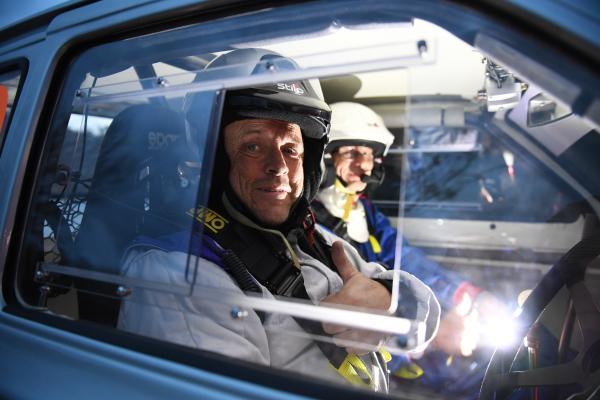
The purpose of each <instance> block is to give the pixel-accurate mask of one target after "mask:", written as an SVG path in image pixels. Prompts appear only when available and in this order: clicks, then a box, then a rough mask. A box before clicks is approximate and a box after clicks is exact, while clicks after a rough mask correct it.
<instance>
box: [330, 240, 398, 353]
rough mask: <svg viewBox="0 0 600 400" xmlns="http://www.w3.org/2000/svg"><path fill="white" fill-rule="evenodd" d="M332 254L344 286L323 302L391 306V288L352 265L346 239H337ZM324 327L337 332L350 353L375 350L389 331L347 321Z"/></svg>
mask: <svg viewBox="0 0 600 400" xmlns="http://www.w3.org/2000/svg"><path fill="white" fill-rule="evenodd" d="M331 256H332V258H333V263H334V264H335V266H336V267H337V270H338V273H339V274H340V277H341V278H342V281H343V282H344V286H343V287H342V289H341V290H340V291H339V292H337V293H335V294H332V295H330V296H327V297H326V298H325V300H323V303H333V304H342V305H347V306H353V307H361V308H372V309H375V310H377V311H385V310H387V309H388V308H389V307H390V302H391V295H390V293H389V292H388V290H387V289H386V288H385V287H384V286H383V285H381V284H380V283H377V282H375V281H374V280H372V279H369V278H367V277H366V276H365V275H363V274H362V273H360V272H359V271H358V270H357V269H356V268H355V267H354V265H352V263H351V262H350V260H349V259H348V257H347V256H346V253H344V246H343V244H342V242H340V241H338V242H335V243H333V246H332V247H331ZM323 329H324V330H325V332H326V333H328V334H330V335H333V341H334V343H335V344H336V345H337V346H339V347H345V348H346V351H347V352H348V353H350V354H359V355H360V354H366V353H368V352H370V351H374V350H376V349H377V348H378V347H379V345H380V343H381V342H382V341H383V340H384V339H385V338H386V334H385V333H382V332H374V331H367V330H363V329H356V328H351V327H347V326H343V325H336V324H328V323H323ZM340 341H354V342H359V343H361V344H364V346H362V345H361V346H357V347H353V346H345V345H344V344H343V343H340Z"/></svg>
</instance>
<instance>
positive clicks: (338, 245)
mask: <svg viewBox="0 0 600 400" xmlns="http://www.w3.org/2000/svg"><path fill="white" fill-rule="evenodd" d="M331 258H332V259H333V263H334V264H335V266H336V268H337V271H338V273H339V274H340V276H341V277H342V281H344V283H346V282H348V281H349V280H350V279H351V278H352V277H353V276H354V275H356V274H360V272H358V270H357V269H356V268H355V267H354V265H352V263H351V262H350V260H349V259H348V256H346V253H345V252H344V245H343V244H342V242H340V241H339V240H338V241H337V242H334V243H333V245H332V246H331Z"/></svg>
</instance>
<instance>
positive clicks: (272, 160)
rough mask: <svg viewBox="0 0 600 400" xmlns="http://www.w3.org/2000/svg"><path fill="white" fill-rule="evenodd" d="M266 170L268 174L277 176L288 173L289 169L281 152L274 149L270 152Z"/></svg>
mask: <svg viewBox="0 0 600 400" xmlns="http://www.w3.org/2000/svg"><path fill="white" fill-rule="evenodd" d="M265 170H266V172H267V173H268V174H271V175H276V176H279V175H285V174H287V173H288V171H289V169H288V166H287V163H286V162H285V157H284V155H283V153H282V152H281V150H279V149H274V150H271V151H270V152H269V154H268V156H267V158H266V163H265Z"/></svg>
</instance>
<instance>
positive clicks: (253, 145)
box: [245, 143, 258, 153]
mask: <svg viewBox="0 0 600 400" xmlns="http://www.w3.org/2000/svg"><path fill="white" fill-rule="evenodd" d="M245 149H246V151H249V152H251V153H254V152H255V151H257V150H258V145H257V144H256V143H248V144H247V145H246V146H245Z"/></svg>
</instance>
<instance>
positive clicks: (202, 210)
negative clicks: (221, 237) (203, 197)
mask: <svg viewBox="0 0 600 400" xmlns="http://www.w3.org/2000/svg"><path fill="white" fill-rule="evenodd" d="M186 214H187V215H189V216H190V217H193V218H195V219H196V221H198V222H202V223H203V224H204V226H205V227H206V228H207V229H209V230H210V231H211V232H213V233H219V232H220V231H221V230H222V229H223V228H225V226H226V225H227V224H228V223H229V221H227V219H226V218H225V217H223V216H222V215H220V214H218V213H217V212H215V211H213V210H211V209H210V208H207V207H202V206H198V207H196V208H190V209H189V210H188V211H187V213H186Z"/></svg>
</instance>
